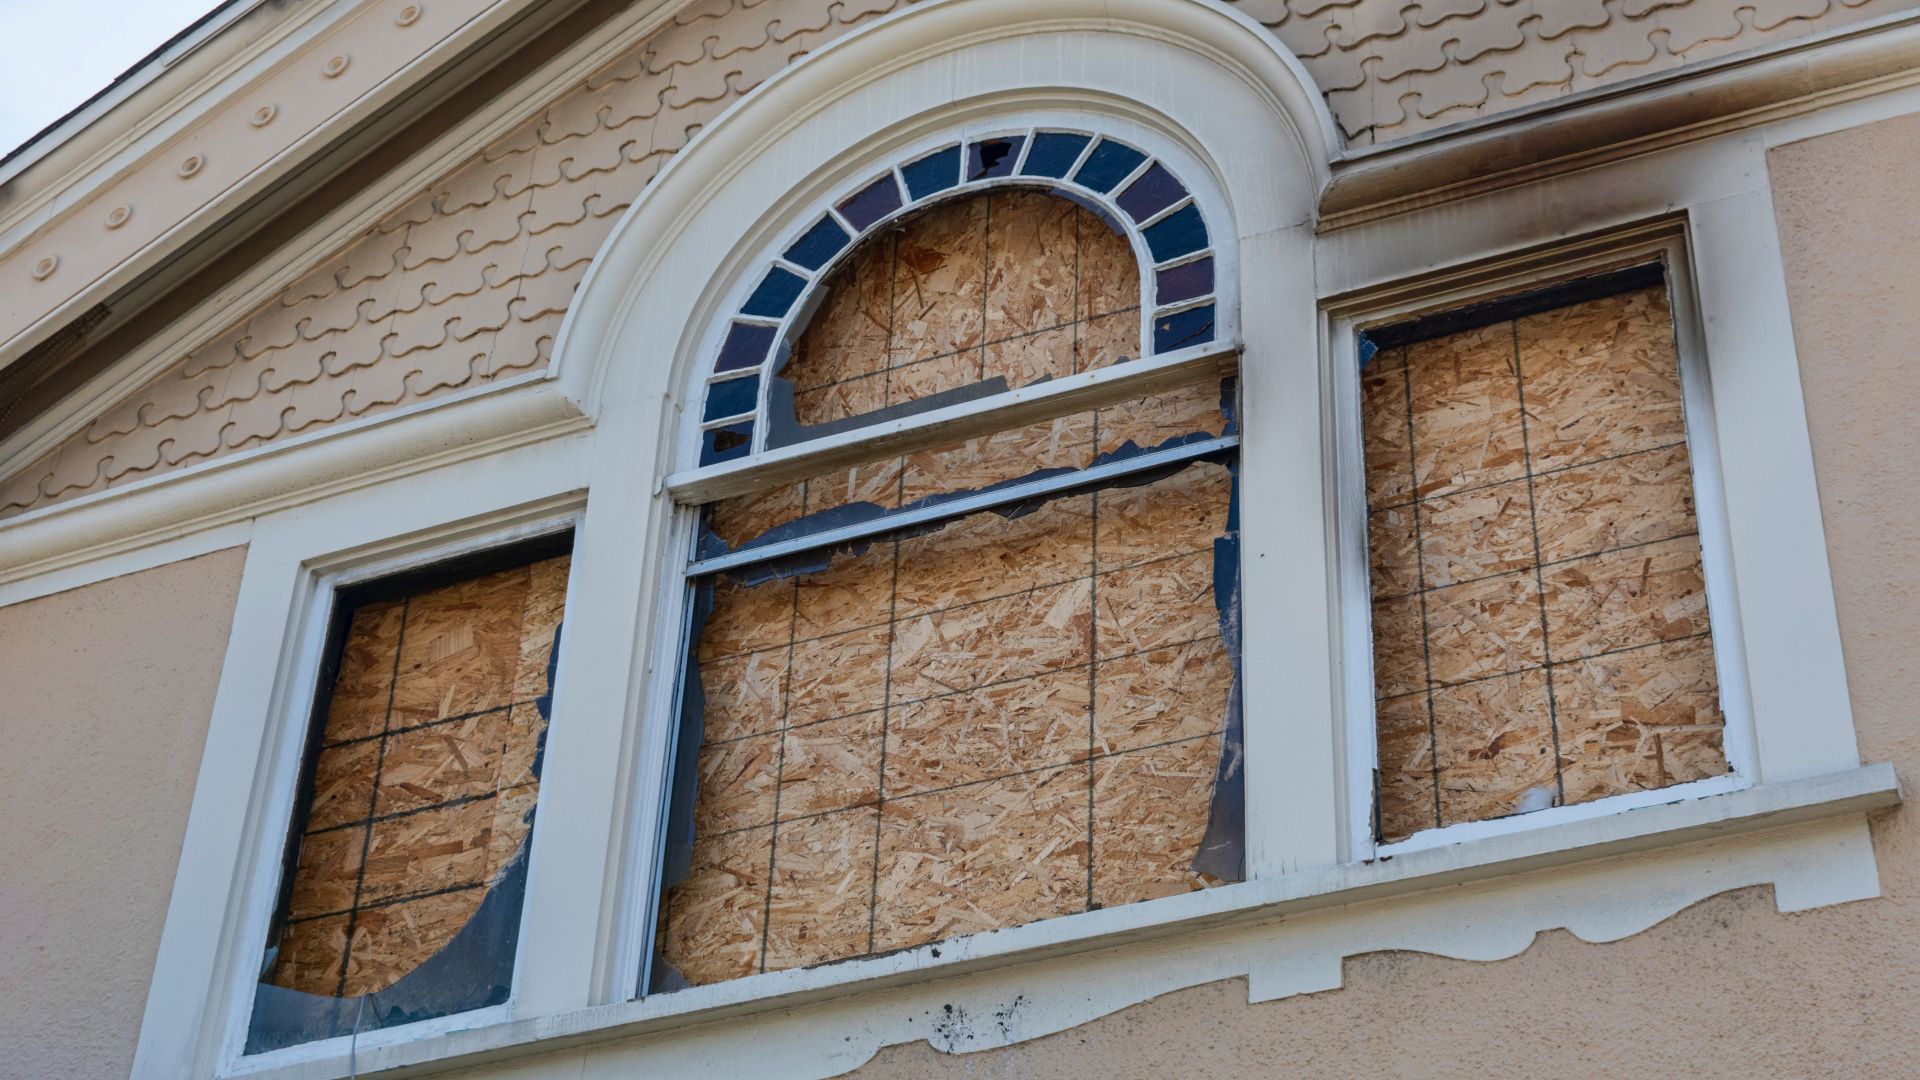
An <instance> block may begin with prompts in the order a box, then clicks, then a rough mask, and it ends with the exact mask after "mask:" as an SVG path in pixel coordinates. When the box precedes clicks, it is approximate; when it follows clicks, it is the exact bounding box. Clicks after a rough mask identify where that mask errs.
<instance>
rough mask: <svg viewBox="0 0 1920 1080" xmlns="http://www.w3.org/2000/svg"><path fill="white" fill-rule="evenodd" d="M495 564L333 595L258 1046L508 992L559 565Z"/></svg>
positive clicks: (559, 559) (530, 559)
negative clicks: (327, 652)
mask: <svg viewBox="0 0 1920 1080" xmlns="http://www.w3.org/2000/svg"><path fill="white" fill-rule="evenodd" d="M503 559H504V560H506V561H507V565H505V566H504V568H500V569H491V570H489V571H488V572H485V573H477V574H476V573H475V572H474V570H473V569H472V568H462V567H456V568H450V569H442V570H437V571H429V572H427V573H426V574H424V575H414V576H413V577H412V578H411V579H410V580H407V581H400V582H388V583H382V584H378V585H374V586H371V587H367V588H362V589H359V590H356V591H355V592H354V593H352V594H342V596H341V597H340V602H339V605H338V606H339V610H340V613H339V618H338V619H337V620H336V622H337V629H336V631H335V635H334V636H335V642H334V644H333V645H332V646H331V648H332V649H333V650H334V652H333V656H334V659H333V662H332V664H331V665H330V667H329V669H328V670H329V672H330V678H329V680H328V685H326V686H324V687H323V688H322V697H321V700H320V703H319V705H318V707H317V716H316V726H317V728H318V730H317V732H316V737H315V738H314V739H313V740H312V749H311V751H310V753H309V761H308V765H307V770H308V780H307V784H306V788H305V790H304V792H303V795H302V805H301V806H300V807H299V808H298V811H299V812H298V813H297V814H296V822H297V828H296V830H295V835H294V837H293V840H292V842H291V843H290V845H289V850H288V868H289V874H288V877H287V880H286V881H285V882H284V883H283V885H282V894H283V900H282V905H281V909H280V913H279V917H278V919H277V920H276V925H275V931H274V934H273V936H272V939H271V940H270V942H269V950H268V956H267V959H266V963H265V966H264V971H263V976H262V981H261V984H260V986H259V987H258V990H257V992H256V994H255V1001H254V1019H253V1025H252V1028H251V1032H250V1036H249V1041H248V1042H249V1049H250V1050H255V1051H257V1050H265V1049H271V1048H274V1047H277V1046H286V1045H291V1044H294V1043H297V1042H305V1041H309V1040H312V1039H316V1038H324V1037H327V1036H331V1035H338V1034H345V1033H347V1032H349V1031H352V1030H356V1029H358V1030H367V1029H372V1028H378V1027H382V1026H385V1025H387V1024H391V1023H401V1022H407V1021H411V1020H419V1019H424V1018H426V1017H429V1016H439V1015H446V1014H449V1013H453V1012H459V1011H464V1010H466V1009H472V1008H478V1007H481V1006H484V1005H490V1004H497V1003H499V1002H501V1001H504V1000H505V999H506V992H507V987H508V983H509V979H510V976H511V974H512V966H513V950H514V944H515V940H516V937H517V934H518V926H519V918H520V916H519V907H520V896H521V893H522V891H523V887H524V875H525V868H526V849H527V837H528V834H529V832H530V831H531V828H532V824H533V811H534V804H535V802H536V801H537V796H538V794H539V759H540V748H541V745H542V743H543V741H544V737H545V734H546V728H547V722H548V714H549V702H550V678H551V676H550V670H551V667H552V663H553V658H554V649H555V646H556V643H557V642H558V639H559V633H560V619H561V612H562V608H563V606H564V603H565V600H566V583H567V569H568V564H569V557H568V555H567V554H566V553H565V545H564V542H556V541H545V542H542V543H541V544H540V545H538V546H537V547H535V548H533V549H527V550H521V551H518V552H514V553H511V554H508V555H505V556H502V555H497V554H496V555H490V556H487V557H486V561H487V562H489V563H491V564H492V566H494V567H500V566H501V563H502V561H503ZM450 576H452V577H453V578H454V579H453V580H449V577H450Z"/></svg>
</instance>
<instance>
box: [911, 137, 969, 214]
mask: <svg viewBox="0 0 1920 1080" xmlns="http://www.w3.org/2000/svg"><path fill="white" fill-rule="evenodd" d="M900 175H901V177H903V178H904V179H905V180H906V181H907V195H908V196H909V197H911V198H912V199H914V200H915V201H916V202H917V201H919V200H921V199H924V198H926V197H927V196H929V195H938V194H939V193H940V192H942V191H945V190H947V189H948V188H950V187H954V186H956V185H958V184H959V183H960V147H959V146H958V145H954V146H949V147H947V148H946V149H945V150H936V151H934V152H933V153H931V154H928V155H927V156H926V157H923V158H921V159H920V160H918V161H915V162H912V163H911V164H907V165H902V166H901V167H900Z"/></svg>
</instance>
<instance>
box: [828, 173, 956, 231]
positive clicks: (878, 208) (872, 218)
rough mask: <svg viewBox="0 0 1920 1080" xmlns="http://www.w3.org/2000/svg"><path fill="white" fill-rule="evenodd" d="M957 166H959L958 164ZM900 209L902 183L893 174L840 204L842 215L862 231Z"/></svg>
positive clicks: (855, 193)
mask: <svg viewBox="0 0 1920 1080" xmlns="http://www.w3.org/2000/svg"><path fill="white" fill-rule="evenodd" d="M956 168H957V166H956ZM898 209H900V185H899V184H896V183H894V182H893V174H892V173H888V174H887V175H885V176H883V177H881V178H880V179H878V180H875V181H874V182H873V183H871V184H868V185H867V186H866V187H863V188H861V189H860V190H859V191H856V192H854V193H853V194H852V195H849V196H847V198H846V201H845V202H842V203H841V204H840V216H841V217H844V218H846V219H847V223H848V224H849V225H852V226H853V227H854V228H856V229H858V230H860V231H861V232H866V231H867V230H868V229H870V228H872V227H873V223H874V222H876V221H879V220H880V219H881V218H883V217H886V216H887V215H888V214H891V213H893V212H894V211H895V210H898Z"/></svg>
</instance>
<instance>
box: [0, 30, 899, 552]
mask: <svg viewBox="0 0 1920 1080" xmlns="http://www.w3.org/2000/svg"><path fill="white" fill-rule="evenodd" d="M899 2H900V0H773V2H769V0H705V2H702V3H697V4H694V5H693V6H691V7H689V8H687V9H686V10H684V11H682V12H680V13H679V15H677V16H676V17H675V19H674V21H673V23H672V24H671V25H669V26H668V27H666V28H664V29H663V30H661V31H660V32H659V33H657V34H655V35H654V36H652V37H651V38H649V39H648V40H647V41H646V42H644V43H643V44H641V45H639V46H637V47H635V48H634V49H633V50H632V51H630V52H629V53H627V54H626V55H625V56H623V57H622V58H620V59H619V60H618V61H616V62H614V63H613V64H611V65H609V66H608V67H607V68H605V69H603V70H602V71H600V72H598V73H597V74H595V75H593V76H592V77H590V78H589V79H588V80H587V81H586V82H585V83H584V84H583V85H581V86H579V87H576V88H575V89H573V90H572V91H569V92H568V93H567V94H566V95H565V96H563V97H561V98H560V99H559V100H558V101H555V102H554V103H553V104H552V105H551V106H549V107H548V108H547V109H546V110H544V111H543V112H542V113H541V114H540V115H538V116H536V117H534V118H532V119H531V120H529V121H527V122H526V123H525V124H523V125H521V126H520V127H519V128H518V129H516V130H515V131H513V132H511V133H509V134H508V135H506V136H503V137H502V138H501V139H500V140H498V141H497V142H495V143H494V144H493V145H491V146H489V147H487V149H486V150H485V151H483V152H482V153H480V154H479V155H477V156H476V157H474V158H473V159H472V160H470V161H468V162H467V163H466V164H465V165H463V166H462V167H460V168H459V169H458V170H456V171H455V172H454V173H453V174H452V175H450V176H447V177H445V178H444V179H443V180H441V181H440V182H439V183H437V184H435V185H433V186H432V187H431V188H430V189H428V190H427V191H424V192H422V193H421V194H420V195H419V196H418V197H416V198H414V199H413V200H411V201H410V202H408V203H407V204H406V205H405V206H403V207H401V208H400V209H399V210H397V211H395V212H394V213H392V214H390V215H389V216H388V217H387V218H386V219H385V220H383V221H381V222H380V223H379V224H378V225H376V226H374V227H373V228H372V229H371V230H369V231H368V232H367V233H365V234H364V235H362V236H361V237H359V238H358V239H356V240H355V241H354V242H353V243H352V244H351V245H349V246H348V247H347V248H346V249H345V250H343V251H340V252H337V253H336V254H334V255H333V256H332V257H330V258H328V259H327V260H326V261H325V262H323V263H321V264H320V265H319V266H317V267H315V268H314V269H313V270H312V271H310V272H308V273H307V274H305V275H304V276H302V277H301V278H300V279H298V280H297V281H295V282H294V283H292V284H291V285H288V286H287V287H286V288H284V289H282V290H281V291H280V293H279V295H277V296H275V297H274V298H273V299H271V300H268V301H266V302H265V303H263V304H261V305H259V306H258V307H257V308H255V309H254V310H253V311H252V312H251V313H249V314H248V315H247V316H246V317H245V318H243V319H241V320H240V321H238V322H237V323H234V324H233V325H231V326H229V327H227V328H226V329H225V330H223V331H221V332H219V333H218V334H215V335H214V336H213V337H212V338H211V339H210V340H207V341H204V342H202V343H201V344H199V345H198V346H197V347H195V348H194V349H193V350H192V351H190V352H188V353H186V354H185V355H183V356H181V357H180V358H179V359H178V360H177V361H175V362H174V363H173V364H172V365H171V366H170V367H169V368H168V369H167V370H166V371H165V372H164V373H162V374H161V375H159V376H158V377H156V378H154V379H153V380H152V381H151V382H149V383H147V384H146V385H145V386H143V387H141V388H140V390H139V391H138V392H136V393H134V394H132V395H130V396H129V397H128V398H126V399H125V400H123V401H122V402H120V403H119V404H118V405H116V406H114V407H113V408H112V409H110V410H108V411H107V412H106V413H105V414H104V415H102V416H100V417H99V418H97V419H95V420H94V421H93V422H92V423H91V424H89V425H88V426H87V427H86V428H84V429H82V430H81V431H79V432H77V433H75V434H74V435H72V436H70V437H69V438H68V439H67V440H66V441H65V442H64V443H63V444H62V445H61V446H59V447H58V448H56V449H55V450H54V451H52V452H51V453H49V454H47V455H45V456H44V457H42V458H41V459H40V460H38V461H35V462H34V463H32V464H31V465H29V466H28V467H27V468H25V469H23V470H21V471H20V472H19V473H17V474H16V475H14V476H12V477H11V478H9V479H8V480H7V481H6V482H5V483H0V516H5V515H12V514H18V513H21V512H23V511H25V510H28V509H32V508H35V507H38V506H41V505H44V504H46V503H49V502H52V501H54V500H56V499H68V498H73V497H75V496H78V495H82V494H86V493H89V492H93V491H98V490H101V489H103V488H109V487H114V486H118V485H124V484H128V483H131V482H133V481H136V480H141V479H145V478H147V477H150V476H156V475H159V474H161V473H164V472H167V471H170V470H173V469H178V468H182V467H185V466H188V465H193V464H195V463H197V462H202V461H206V460H208V459H211V458H215V457H219V456H222V455H225V454H231V453H234V452H236V451H240V450H245V449H248V448H250V447H255V446H260V445H262V444H265V443H267V442H270V441H272V440H275V439H280V438H285V437H287V436H291V435H298V434H301V433H304V432H309V431H314V430H317V429H319V428H322V427H325V426H326V425H329V424H335V423H340V422H343V421H346V420H351V419H354V418H357V417H361V416H368V415H371V414H374V413H378V412H381V411H385V410H391V409H394V408H398V407H401V406H406V405H410V404H413V403H414V402H418V401H421V400H424V399H428V398H434V397H442V396H445V395H447V394H449V393H455V392H459V391H463V390H467V389H471V388H476V387H479V386H482V385H485V384H486V383H489V382H492V381H494V380H497V379H502V378H507V377H510V376H514V375H519V374H523V373H526V372H529V371H535V370H538V369H539V368H541V367H543V366H545V365H546V363H547V360H548V356H549V353H550V351H551V349H552V344H553V339H554V335H555V334H556V333H557V331H558V330H559V328H560V321H561V319H562V318H563V317H564V316H565V314H566V310H567V305H568V304H569V303H570V302H571V301H572V298H573V290H574V287H575V286H576V285H578V284H579V282H580V279H581V277H582V276H584V275H585V273H586V269H587V264H588V263H589V262H590V261H591V260H592V258H593V255H594V253H595V252H596V251H598V250H599V248H600V245H601V243H602V241H604V240H605V239H606V237H607V234H608V233H609V232H610V231H611V230H612V228H613V225H614V222H615V221H617V220H618V218H619V215H620V212H621V211H623V210H625V209H626V208H627V206H628V205H629V204H631V203H632V202H633V200H634V199H635V198H636V197H637V196H638V195H639V193H640V192H641V190H642V189H644V188H645V187H646V185H647V184H648V182H650V181H651V180H652V179H653V177H654V176H655V175H656V174H657V173H658V172H659V171H660V169H661V168H662V167H663V166H664V165H665V164H666V162H667V161H668V159H669V158H671V157H672V156H673V155H674V154H675V153H676V152H678V151H679V150H680V148H681V147H683V146H685V145H686V144H687V142H688V140H690V139H692V138H693V136H694V135H695V134H696V133H698V132H699V130H700V129H701V127H703V126H704V125H706V124H707V123H709V122H710V121H712V119H713V118H714V117H715V116H717V115H719V114H720V112H722V111H723V110H725V109H726V108H727V107H728V106H729V105H731V104H733V102H734V101H735V100H737V99H738V98H739V97H740V96H741V95H743V94H745V93H746V92H747V91H749V90H751V89H753V88H754V87H755V86H758V85H759V84H760V83H762V82H764V81H766V80H767V79H768V78H769V77H771V76H772V75H773V74H774V73H775V72H777V71H779V70H780V69H781V68H783V67H785V66H786V65H787V64H789V63H792V62H793V61H795V60H797V59H799V58H800V57H802V56H804V55H806V54H807V53H809V52H811V51H812V50H814V49H817V48H819V47H820V46H822V45H823V44H825V43H826V42H828V41H830V40H832V39H833V38H835V37H838V36H839V35H841V34H843V33H845V32H846V31H847V30H848V29H849V28H850V27H852V26H855V25H857V24H859V23H862V22H866V21H869V20H871V19H873V18H875V17H877V16H878V15H881V14H884V13H885V12H887V11H889V10H892V9H893V8H894V7H895V6H897V5H898V3H899Z"/></svg>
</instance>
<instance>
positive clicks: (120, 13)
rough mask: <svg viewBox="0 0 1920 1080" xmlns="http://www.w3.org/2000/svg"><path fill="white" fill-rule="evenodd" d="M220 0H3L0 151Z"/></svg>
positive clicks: (62, 111) (100, 85)
mask: <svg viewBox="0 0 1920 1080" xmlns="http://www.w3.org/2000/svg"><path fill="white" fill-rule="evenodd" d="M217 4H218V0H0V27H5V30H4V31H0V156H5V154H6V153H7V152H8V151H10V150H12V149H13V148H14V147H16V146H19V145H20V144H21V143H23V142H25V141H26V140H27V139H28V138H30V137H32V135H33V133H34V132H36V131H39V130H40V129H41V128H43V127H46V126H47V125H48V124H51V123H53V122H54V121H55V120H58V119H60V117H62V116H65V115H66V113H67V111H68V110H70V109H72V108H73V107H74V106H76V105H78V104H80V103H81V102H83V101H85V100H87V99H88V98H90V97H92V96H93V95H94V93H95V92H96V91H98V90H100V89H102V88H103V87H105V86H106V85H107V84H108V83H110V82H112V81H113V79H114V76H116V75H118V74H120V73H121V72H123V71H125V70H126V69H127V68H129V67H132V66H133V65H134V64H136V63H138V62H139V60H140V58H141V57H143V56H145V55H147V54H148V53H150V52H152V51H153V50H154V49H156V48H158V47H159V46H160V44H161V43H162V42H164V41H166V40H167V39H168V38H170V37H172V36H173V35H175V34H177V33H179V32H180V31H182V30H185V29H186V28H187V27H188V26H190V25H192V23H193V21H194V20H195V19H198V18H199V17H200V16H202V15H205V14H206V13H207V12H209V11H211V10H213V8H214V7H215V6H216V5H217Z"/></svg>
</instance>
